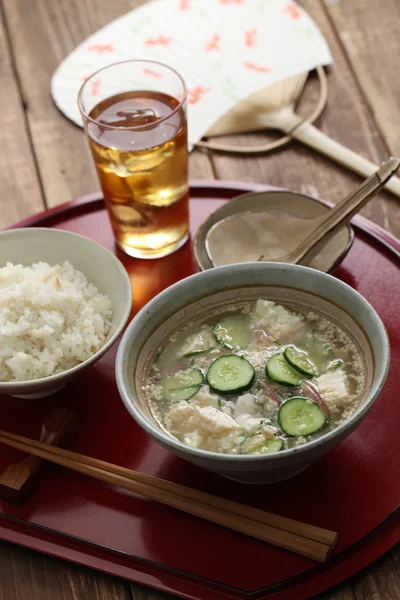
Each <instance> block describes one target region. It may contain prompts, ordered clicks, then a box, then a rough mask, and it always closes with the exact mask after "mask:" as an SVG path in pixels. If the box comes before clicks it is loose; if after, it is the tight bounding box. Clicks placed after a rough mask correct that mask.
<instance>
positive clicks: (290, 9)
mask: <svg viewBox="0 0 400 600" xmlns="http://www.w3.org/2000/svg"><path fill="white" fill-rule="evenodd" d="M282 12H283V13H284V14H286V15H289V17H290V18H291V19H295V20H298V19H300V18H301V12H300V10H299V7H298V6H296V4H294V3H293V2H289V4H287V5H286V6H285V8H284V9H283V11H282Z"/></svg>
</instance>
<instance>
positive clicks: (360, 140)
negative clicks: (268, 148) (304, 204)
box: [214, 0, 400, 234]
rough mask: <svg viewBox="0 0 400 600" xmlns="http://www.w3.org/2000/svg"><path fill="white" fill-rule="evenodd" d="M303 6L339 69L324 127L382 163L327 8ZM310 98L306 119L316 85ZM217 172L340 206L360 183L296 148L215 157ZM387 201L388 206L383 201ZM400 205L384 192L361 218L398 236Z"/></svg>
mask: <svg viewBox="0 0 400 600" xmlns="http://www.w3.org/2000/svg"><path fill="white" fill-rule="evenodd" d="M301 4H302V5H303V6H304V8H306V10H307V11H308V12H309V14H310V15H311V16H312V17H313V18H314V19H315V21H316V22H317V23H318V25H319V27H320V28H321V30H322V32H323V34H324V35H325V37H326V39H327V41H328V43H329V46H330V48H331V51H332V54H333V56H334V60H335V65H334V67H332V68H331V69H330V72H329V101H328V107H327V109H326V111H325V113H324V115H323V116H322V118H321V120H320V123H319V127H320V128H321V130H322V131H323V132H324V133H326V134H327V135H330V136H331V137H332V138H334V139H336V140H338V141H339V142H341V143H343V144H345V145H347V146H348V147H349V148H351V149H352V150H355V151H356V152H359V153H360V154H363V155H364V156H366V157H367V158H369V159H371V160H373V161H375V162H380V161H381V160H382V159H384V158H385V157H386V156H387V154H388V151H387V147H386V144H385V143H384V141H383V140H382V138H381V137H380V133H379V131H378V130H377V128H376V127H375V126H374V121H373V119H372V117H371V113H370V111H369V108H368V107H367V106H366V105H365V102H364V99H363V97H362V96H361V95H360V92H359V89H358V87H357V85H356V83H355V82H354V77H353V75H352V71H351V69H350V67H349V64H348V61H347V58H346V56H345V55H344V53H343V49H342V46H341V44H340V43H339V41H338V39H337V37H336V34H335V31H334V30H333V28H332V25H331V23H330V21H329V19H328V17H327V15H326V13H325V11H324V10H323V8H322V5H320V4H319V3H317V2H315V1H314V0H303V1H302V2H301ZM309 87H310V89H309V90H308V89H307V90H306V93H305V97H304V99H302V103H301V105H300V112H301V113H302V114H307V113H308V112H310V106H311V105H312V104H313V102H315V98H316V94H317V85H316V81H313V82H311V83H310V84H309ZM263 137H264V136H262V135H261V134H257V135H252V136H246V138H244V136H235V137H233V136H232V138H231V139H232V141H233V140H234V141H235V143H237V144H238V145H240V144H243V143H246V144H247V143H248V142H249V140H251V139H253V140H254V143H255V144H256V143H258V144H259V143H262V138H263ZM214 163H215V168H216V172H217V175H218V177H220V178H222V179H225V178H226V179H229V178H231V177H232V175H233V174H234V178H235V179H243V180H246V181H257V182H265V183H270V184H273V185H279V186H283V187H288V188H290V189H294V190H299V191H301V192H303V193H307V194H310V195H312V196H316V197H321V198H324V199H326V200H331V201H333V202H337V201H338V200H340V199H341V198H342V197H343V196H344V195H345V194H347V193H348V192H349V191H350V190H351V189H352V187H354V186H355V185H357V183H359V182H360V178H359V177H358V176H357V175H354V174H352V173H350V172H348V171H347V170H346V169H344V168H342V167H340V166H338V165H336V164H334V163H332V162H331V161H329V160H328V159H327V158H324V157H321V156H319V155H318V154H316V153H315V152H313V151H311V150H309V149H307V148H304V147H302V146H300V145H299V144H298V143H293V144H291V145H289V146H286V148H285V149H283V150H281V151H280V152H277V153H274V154H267V155H261V156H258V157H256V158H255V157H254V156H249V157H244V158H238V157H235V156H228V155H222V154H215V157H214ZM383 200H384V201H383ZM399 207H400V203H399V201H398V200H397V199H395V198H391V197H390V196H389V194H386V193H381V194H380V195H379V196H377V197H376V198H375V199H374V200H373V201H372V202H371V203H370V204H369V205H367V206H366V207H365V208H364V209H363V211H362V214H364V215H365V216H367V217H369V218H371V219H372V220H374V221H375V222H377V223H379V224H380V225H382V226H383V227H385V228H387V229H389V230H390V231H392V232H393V233H396V231H397V234H399V232H400V208H399Z"/></svg>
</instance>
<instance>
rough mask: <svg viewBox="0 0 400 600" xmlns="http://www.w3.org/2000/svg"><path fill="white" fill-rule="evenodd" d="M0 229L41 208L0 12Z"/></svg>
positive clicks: (36, 175)
mask: <svg viewBox="0 0 400 600" xmlns="http://www.w3.org/2000/svg"><path fill="white" fill-rule="evenodd" d="M0 89H1V124H0V148H1V153H0V198H1V210H0V228H2V227H6V226H7V225H11V224H12V223H14V222H15V221H18V220H20V219H23V218H24V217H27V216H29V215H31V214H34V213H35V212H37V211H39V210H41V209H42V208H43V198H42V192H41V189H40V184H39V178H38V174H37V171H36V165H35V160H34V155H33V152H32V148H31V143H30V140H29V136H28V132H27V127H26V122H25V115H24V109H23V105H22V99H21V96H20V92H19V88H18V82H17V81H16V79H15V76H14V67H13V62H12V58H11V54H10V48H9V44H8V39H7V33H6V30H5V27H4V21H3V18H2V15H1V13H0Z"/></svg>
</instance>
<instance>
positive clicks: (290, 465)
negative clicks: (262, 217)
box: [116, 262, 390, 483]
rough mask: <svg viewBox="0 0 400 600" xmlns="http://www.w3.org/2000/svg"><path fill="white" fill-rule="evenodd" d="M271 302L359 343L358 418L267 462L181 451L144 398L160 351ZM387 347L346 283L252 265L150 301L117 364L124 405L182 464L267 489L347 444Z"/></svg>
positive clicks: (195, 280) (220, 271)
mask: <svg viewBox="0 0 400 600" xmlns="http://www.w3.org/2000/svg"><path fill="white" fill-rule="evenodd" d="M260 297H261V298H268V299H271V300H275V301H277V302H279V301H283V302H285V303H286V304H289V305H290V306H292V307H293V309H294V310H296V307H298V308H301V307H303V308H304V307H311V308H312V310H313V311H314V312H320V313H322V314H328V315H329V316H330V318H332V319H334V320H336V321H337V322H338V323H340V324H341V326H342V327H344V328H345V329H346V330H347V332H348V334H349V335H350V336H352V337H353V339H355V340H356V342H357V343H358V345H359V348H360V350H361V352H362V354H363V359H364V360H363V362H364V365H365V391H364V395H363V398H362V399H361V402H360V406H359V408H358V409H357V410H356V412H355V413H354V414H353V415H352V416H351V417H350V418H349V419H348V420H347V421H346V422H344V423H343V424H342V425H340V426H339V427H337V428H336V429H334V430H333V431H331V432H329V433H327V434H325V435H324V436H321V437H320V438H318V439H316V440H314V441H312V442H310V443H308V444H305V445H303V446H299V447H296V448H293V449H290V450H283V451H280V452H278V453H276V454H265V455H258V456H257V455H255V456H254V455H253V456H251V455H248V456H246V455H231V454H218V453H215V452H209V451H205V450H201V449H197V448H192V447H189V446H186V445H184V444H183V443H181V442H180V441H178V440H177V439H176V438H174V437H172V436H171V435H169V434H168V433H166V432H165V431H164V430H162V429H161V428H160V426H159V425H158V423H157V421H156V420H155V419H154V418H153V415H152V413H151V410H150V409H149V407H148V405H147V404H146V401H145V400H144V398H143V394H142V392H141V384H142V377H143V373H145V372H146V370H147V367H148V365H149V364H151V362H152V360H153V359H154V355H155V351H156V349H157V348H158V347H159V346H160V345H161V344H163V343H164V342H165V339H167V337H168V336H169V335H170V334H171V333H172V331H174V330H175V329H176V328H178V327H180V326H181V325H182V324H183V323H185V322H187V321H188V320H189V319H191V318H193V317H194V316H196V315H199V316H201V315H203V314H212V311H213V310H214V309H215V308H218V307H219V306H223V305H226V304H229V303H230V304H231V305H235V303H236V302H237V301H238V300H240V301H243V300H245V301H246V300H255V299H257V298H260ZM389 356H390V351H389V341H388V337H387V333H386V330H385V327H384V325H383V323H382V321H381V319H380V318H379V316H378V315H377V313H376V312H375V310H374V309H373V308H372V306H371V305H370V304H369V303H368V302H367V301H366V300H365V299H364V298H363V297H362V296H361V295H360V294H359V293H358V292H356V291H355V290H353V289H352V288H351V287H349V286H348V285H346V284H345V283H343V282H342V281H340V280H338V279H336V278H335V277H332V276H331V275H327V274H325V273H322V272H320V271H317V270H314V269H310V268H308V267H302V266H297V265H288V264H281V263H260V262H258V263H247V264H240V265H230V266H226V267H220V268H216V269H210V270H208V271H204V272H202V273H197V274H196V275H193V276H191V277H188V278H187V279H184V280H182V281H180V282H178V283H176V284H174V285H173V286H171V287H170V288H168V289H167V290H165V291H163V292H162V293H161V294H159V295H158V296H156V297H155V298H154V299H153V300H152V301H151V302H149V303H148V304H147V305H146V306H145V307H144V308H143V309H142V310H141V311H140V312H139V314H138V315H137V316H136V317H135V318H134V319H133V321H132V322H131V324H130V325H129V327H128V328H127V330H126V332H125V334H124V336H123V338H122V340H121V343H120V346H119V349H118V353H117V359H116V378H117V384H118V389H119V392H120V394H121V397H122V400H123V402H124V403H125V406H126V408H127V409H128V411H129V413H130V414H131V415H132V417H133V418H134V419H135V420H136V421H137V422H138V423H139V425H141V426H142V427H143V428H144V429H145V430H146V431H147V432H148V433H149V434H150V435H151V436H152V437H153V438H154V439H155V440H156V441H157V442H159V443H160V444H161V445H162V446H164V447H165V448H167V449H168V450H170V451H171V452H173V453H174V454H177V455H178V456H180V457H181V458H185V459H186V460H188V461H190V462H192V463H194V464H196V465H198V466H200V467H204V468H205V469H209V470H210V471H214V472H216V473H219V474H220V475H223V476H225V477H229V478H231V479H234V480H237V481H241V482H244V483H270V482H274V481H280V480H283V479H287V478H289V477H292V476H293V475H296V474H297V473H299V472H300V471H302V470H303V469H305V468H306V467H307V466H308V465H309V464H310V463H312V462H313V461H315V460H317V459H318V458H320V457H321V456H322V455H324V454H325V453H326V452H327V451H328V450H330V449H331V448H333V447H334V446H336V444H338V443H339V442H340V441H341V440H343V439H344V438H345V437H347V436H348V435H349V434H350V433H351V432H352V431H353V430H354V429H355V427H357V425H358V424H359V423H361V421H362V420H363V419H364V417H365V416H366V414H367V413H368V411H369V410H370V408H371V406H372V405H373V403H374V402H375V400H376V398H377V397H378V395H379V393H380V391H381V389H382V387H383V384H384V382H385V379H386V376H387V373H388V368H389Z"/></svg>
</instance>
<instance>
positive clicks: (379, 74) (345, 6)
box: [326, 0, 400, 155]
mask: <svg viewBox="0 0 400 600" xmlns="http://www.w3.org/2000/svg"><path fill="white" fill-rule="evenodd" d="M326 9H327V12H328V15H329V17H330V18H331V21H332V25H333V27H334V28H335V29H336V32H337V34H338V36H339V38H340V41H341V43H342V45H343V48H344V50H345V52H346V54H347V57H348V60H349V63H350V65H351V67H352V70H353V74H354V77H355V79H356V80H357V81H358V84H359V87H360V90H361V91H362V94H363V96H364V98H365V99H366V101H367V102H368V104H369V106H370V108H371V110H372V112H373V115H374V118H375V122H376V124H377V126H378V127H379V129H380V131H381V132H382V134H383V136H384V138H385V141H386V143H387V145H388V147H389V149H390V151H391V152H392V153H393V154H396V155H400V135H399V129H398V127H396V126H395V127H394V126H393V124H394V123H399V122H400V102H399V98H400V78H399V76H398V71H399V56H400V35H399V22H400V3H399V1H398V0H384V2H371V1H370V0H357V1H356V2H354V1H353V2H343V1H341V2H336V1H332V0H326Z"/></svg>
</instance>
